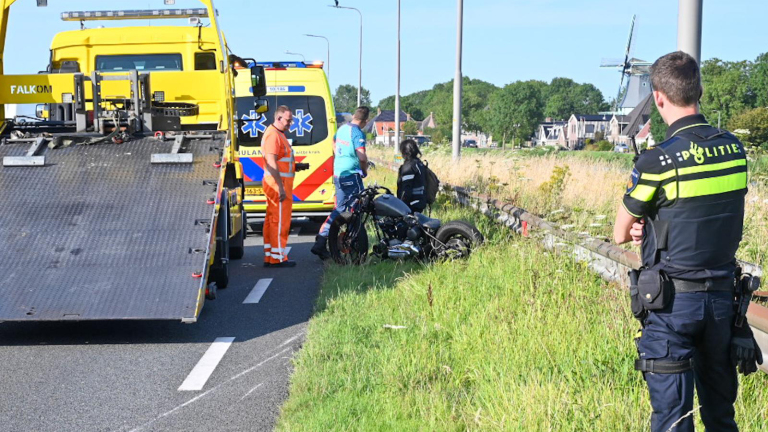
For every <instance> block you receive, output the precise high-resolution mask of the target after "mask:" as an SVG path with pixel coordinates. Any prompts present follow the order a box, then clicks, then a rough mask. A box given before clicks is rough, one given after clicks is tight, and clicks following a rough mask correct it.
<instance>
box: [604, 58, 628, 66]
mask: <svg viewBox="0 0 768 432" xmlns="http://www.w3.org/2000/svg"><path fill="white" fill-rule="evenodd" d="M623 66H624V63H622V62H621V59H618V58H604V59H600V67H623Z"/></svg>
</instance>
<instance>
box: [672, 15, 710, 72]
mask: <svg viewBox="0 0 768 432" xmlns="http://www.w3.org/2000/svg"><path fill="white" fill-rule="evenodd" d="M679 1H680V3H679V6H678V11H677V49H678V50H680V51H683V52H685V53H687V54H689V55H691V56H692V57H693V58H695V59H696V62H697V63H701V15H702V9H703V7H704V5H703V3H704V0H679Z"/></svg>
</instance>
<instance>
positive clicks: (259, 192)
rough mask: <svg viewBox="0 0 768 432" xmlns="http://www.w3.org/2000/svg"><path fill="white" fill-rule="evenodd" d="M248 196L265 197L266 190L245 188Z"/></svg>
mask: <svg viewBox="0 0 768 432" xmlns="http://www.w3.org/2000/svg"><path fill="white" fill-rule="evenodd" d="M245 194H246V195H264V189H262V188H260V187H247V188H245Z"/></svg>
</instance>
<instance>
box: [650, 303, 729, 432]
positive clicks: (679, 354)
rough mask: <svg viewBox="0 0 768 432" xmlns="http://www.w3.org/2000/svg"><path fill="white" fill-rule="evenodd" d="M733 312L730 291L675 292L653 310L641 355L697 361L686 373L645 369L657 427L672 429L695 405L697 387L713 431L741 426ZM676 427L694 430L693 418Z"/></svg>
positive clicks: (653, 425)
mask: <svg viewBox="0 0 768 432" xmlns="http://www.w3.org/2000/svg"><path fill="white" fill-rule="evenodd" d="M733 315H734V312H733V300H732V294H731V293H730V292H691V293H675V294H674V298H673V299H672V302H671V304H669V305H668V306H667V307H665V308H664V309H661V310H658V311H651V312H650V314H649V315H648V318H646V322H645V329H643V335H642V337H641V338H640V340H639V342H638V344H637V345H638V351H639V352H640V358H641V359H642V358H644V359H648V360H650V359H659V360H669V361H679V360H688V359H690V358H691V357H693V361H694V369H693V370H689V371H687V372H683V373H678V374H661V373H645V381H646V383H647V384H648V390H649V393H650V396H651V406H652V407H653V415H652V417H651V430H652V431H654V432H657V431H666V430H668V429H669V428H670V427H671V426H672V424H674V423H675V422H676V421H677V420H678V419H680V418H681V417H683V416H684V415H686V414H688V412H690V411H691V410H692V409H693V390H694V387H695V388H696V392H697V393H698V396H699V403H700V404H701V409H700V411H699V412H700V414H701V420H702V422H703V423H704V426H705V427H706V428H707V430H711V431H737V430H738V429H737V427H736V422H735V421H734V419H733V416H734V409H733V403H734V402H735V401H736V394H737V386H738V381H737V377H736V367H735V366H734V365H733V364H732V363H731V361H730V357H729V354H730V351H729V350H730V341H731V325H732V323H733V318H734V317H733ZM674 430H675V432H692V431H693V418H692V416H688V417H687V418H686V419H684V420H682V421H681V422H680V423H678V424H677V426H676V427H675V429H674Z"/></svg>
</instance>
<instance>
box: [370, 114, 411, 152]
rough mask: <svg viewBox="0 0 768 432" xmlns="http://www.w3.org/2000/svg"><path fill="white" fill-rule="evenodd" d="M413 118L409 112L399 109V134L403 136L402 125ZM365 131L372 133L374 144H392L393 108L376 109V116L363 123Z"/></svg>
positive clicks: (393, 127) (393, 132)
mask: <svg viewBox="0 0 768 432" xmlns="http://www.w3.org/2000/svg"><path fill="white" fill-rule="evenodd" d="M411 120H413V119H412V118H411V116H410V115H409V114H406V112H405V111H403V110H400V135H401V136H403V137H404V136H405V133H404V132H403V125H404V124H405V122H407V121H411ZM363 131H364V132H365V133H370V134H373V136H374V141H375V143H376V144H382V145H392V144H393V143H394V142H395V110H383V111H382V110H381V109H379V110H378V113H377V114H376V117H374V118H373V119H372V120H371V121H369V122H368V124H367V125H365V128H364V129H363Z"/></svg>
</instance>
